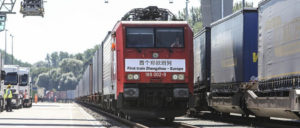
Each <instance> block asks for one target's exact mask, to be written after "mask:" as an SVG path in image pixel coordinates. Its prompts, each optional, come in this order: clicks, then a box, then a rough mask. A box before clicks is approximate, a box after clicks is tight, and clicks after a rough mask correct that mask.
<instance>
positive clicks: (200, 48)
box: [194, 27, 210, 85]
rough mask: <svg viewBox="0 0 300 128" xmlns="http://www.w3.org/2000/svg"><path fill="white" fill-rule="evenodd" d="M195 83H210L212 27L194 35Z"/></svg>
mask: <svg viewBox="0 0 300 128" xmlns="http://www.w3.org/2000/svg"><path fill="white" fill-rule="evenodd" d="M194 83H195V85H197V84H207V85H208V84H209V83H210V28H208V27H207V28H204V29H203V30H202V31H200V32H199V33H197V34H196V35H195V36H194Z"/></svg>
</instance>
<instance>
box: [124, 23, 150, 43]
mask: <svg viewBox="0 0 300 128" xmlns="http://www.w3.org/2000/svg"><path fill="white" fill-rule="evenodd" d="M126 40H127V41H126V46H127V47H143V48H147V47H154V29H153V28H127V29H126Z"/></svg>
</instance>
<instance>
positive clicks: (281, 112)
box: [246, 0, 300, 120]
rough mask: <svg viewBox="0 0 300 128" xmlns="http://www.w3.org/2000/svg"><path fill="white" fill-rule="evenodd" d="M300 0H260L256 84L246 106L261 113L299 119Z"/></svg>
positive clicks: (266, 115) (259, 114) (258, 114)
mask: <svg viewBox="0 0 300 128" xmlns="http://www.w3.org/2000/svg"><path fill="white" fill-rule="evenodd" d="M299 7H300V0H265V1H263V2H261V3H260V4H259V9H258V10H259V34H258V35H259V40H258V55H259V57H258V77H259V88H258V90H255V91H254V92H255V93H254V94H256V95H257V97H255V98H252V97H250V98H249V97H247V99H246V101H247V108H248V109H249V110H250V111H251V112H252V113H254V114H255V115H256V116H260V117H281V118H291V119H298V120H299V119H300V104H299V95H300V93H299V92H300V89H299V86H300V85H299V84H300V77H299V76H300V75H299V74H300V13H299V12H300V8H299Z"/></svg>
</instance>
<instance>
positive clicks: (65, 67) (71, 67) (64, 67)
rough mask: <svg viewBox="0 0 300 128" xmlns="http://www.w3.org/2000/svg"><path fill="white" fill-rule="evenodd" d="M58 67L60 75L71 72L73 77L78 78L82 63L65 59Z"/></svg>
mask: <svg viewBox="0 0 300 128" xmlns="http://www.w3.org/2000/svg"><path fill="white" fill-rule="evenodd" d="M59 67H60V69H61V72H62V73H69V72H72V73H73V74H74V75H75V76H78V75H79V74H80V73H81V72H82V67H83V62H82V61H81V60H77V59H72V58H66V59H63V60H62V61H61V62H60V63H59Z"/></svg>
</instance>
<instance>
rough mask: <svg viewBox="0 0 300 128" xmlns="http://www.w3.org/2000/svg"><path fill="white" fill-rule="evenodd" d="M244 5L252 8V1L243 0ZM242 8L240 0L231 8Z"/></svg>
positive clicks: (234, 9)
mask: <svg viewBox="0 0 300 128" xmlns="http://www.w3.org/2000/svg"><path fill="white" fill-rule="evenodd" d="M245 7H250V8H253V2H246V1H245ZM242 8H243V3H242V1H240V2H237V3H235V4H234V5H233V8H232V10H233V12H236V11H238V10H241V9H242Z"/></svg>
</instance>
